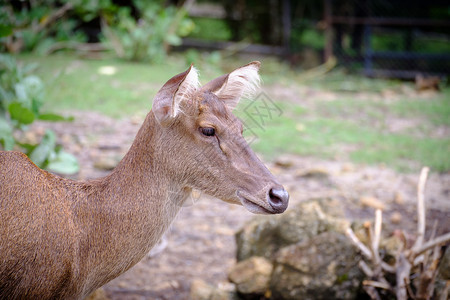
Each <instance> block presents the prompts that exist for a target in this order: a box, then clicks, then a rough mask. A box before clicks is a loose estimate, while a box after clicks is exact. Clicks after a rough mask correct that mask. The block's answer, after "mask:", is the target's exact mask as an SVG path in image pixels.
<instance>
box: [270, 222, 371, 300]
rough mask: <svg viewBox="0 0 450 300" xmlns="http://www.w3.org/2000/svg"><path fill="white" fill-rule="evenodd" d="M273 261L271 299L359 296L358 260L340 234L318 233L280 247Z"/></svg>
mask: <svg viewBox="0 0 450 300" xmlns="http://www.w3.org/2000/svg"><path fill="white" fill-rule="evenodd" d="M275 257H276V262H275V267H274V271H273V275H272V278H271V282H270V287H271V291H272V295H273V298H274V299H355V298H356V297H357V295H358V294H359V293H360V285H361V281H362V280H363V278H364V274H363V273H362V272H361V271H360V269H359V267H358V261H359V258H360V257H359V254H358V253H357V251H356V249H355V247H354V246H353V245H352V244H351V242H350V241H349V239H348V238H347V237H346V236H345V235H344V234H342V233H339V232H336V231H330V232H325V233H322V234H320V235H318V236H315V237H312V238H311V239H309V240H306V241H303V242H300V243H297V244H294V245H290V246H287V247H283V248H282V249H280V250H279V251H278V252H277V253H276V255H275Z"/></svg>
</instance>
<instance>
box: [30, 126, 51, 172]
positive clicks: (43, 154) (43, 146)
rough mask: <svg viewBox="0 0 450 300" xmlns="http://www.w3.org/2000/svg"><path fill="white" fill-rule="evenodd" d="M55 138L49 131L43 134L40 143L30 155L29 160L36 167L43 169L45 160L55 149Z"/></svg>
mask: <svg viewBox="0 0 450 300" xmlns="http://www.w3.org/2000/svg"><path fill="white" fill-rule="evenodd" d="M55 144H56V137H55V133H54V132H53V131H51V130H47V131H46V132H45V135H44V137H43V138H42V141H41V143H40V144H39V145H38V146H37V147H36V148H35V149H34V150H33V151H32V152H31V153H30V155H29V156H30V159H31V160H32V161H33V162H34V163H35V164H36V165H37V166H38V167H43V166H44V165H45V162H46V160H47V158H48V157H49V156H50V154H51V152H52V151H53V149H54V148H55Z"/></svg>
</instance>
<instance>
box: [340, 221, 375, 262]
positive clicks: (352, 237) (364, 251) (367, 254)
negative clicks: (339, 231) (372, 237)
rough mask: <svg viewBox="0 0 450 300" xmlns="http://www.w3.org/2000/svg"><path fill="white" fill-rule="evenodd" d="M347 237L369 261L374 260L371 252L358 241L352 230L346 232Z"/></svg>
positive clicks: (348, 229)
mask: <svg viewBox="0 0 450 300" xmlns="http://www.w3.org/2000/svg"><path fill="white" fill-rule="evenodd" d="M345 233H346V234H347V236H348V237H349V238H350V240H351V241H352V242H353V244H354V245H355V246H356V247H358V249H359V250H361V253H362V254H363V255H364V256H365V257H367V258H368V259H372V253H371V252H370V250H369V249H368V248H367V247H366V246H365V245H364V244H363V243H362V242H361V241H360V240H359V239H358V237H357V236H356V235H355V233H354V232H353V230H352V229H351V228H347V230H346V232H345Z"/></svg>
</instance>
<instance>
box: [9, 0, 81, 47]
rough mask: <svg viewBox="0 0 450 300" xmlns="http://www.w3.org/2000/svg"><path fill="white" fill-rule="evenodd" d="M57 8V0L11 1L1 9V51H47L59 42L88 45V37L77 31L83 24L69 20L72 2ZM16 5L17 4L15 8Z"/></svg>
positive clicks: (66, 2) (64, 2) (67, 1)
mask: <svg viewBox="0 0 450 300" xmlns="http://www.w3.org/2000/svg"><path fill="white" fill-rule="evenodd" d="M62 3H63V4H64V5H63V6H59V7H58V6H56V3H55V1H51V0H36V1H29V2H27V1H18V2H14V1H11V2H9V3H8V4H6V5H4V6H3V7H2V9H1V10H0V24H2V25H1V27H0V50H1V51H2V52H5V51H7V52H10V53H18V52H21V51H35V50H36V51H38V52H41V53H42V52H45V50H46V49H47V48H48V47H51V46H52V45H53V44H55V43H58V42H67V41H72V42H85V41H86V35H85V34H84V33H83V32H82V31H80V30H77V28H78V27H79V25H80V22H79V21H77V20H76V19H74V18H69V17H68V12H69V11H71V10H72V9H73V7H74V6H73V4H72V3H71V1H69V0H66V1H63V2H62ZM13 4H14V5H13Z"/></svg>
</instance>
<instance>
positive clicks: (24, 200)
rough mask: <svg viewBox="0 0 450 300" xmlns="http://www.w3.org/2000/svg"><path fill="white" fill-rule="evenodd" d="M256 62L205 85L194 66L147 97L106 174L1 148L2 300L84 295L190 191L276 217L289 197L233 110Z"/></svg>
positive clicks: (137, 249)
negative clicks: (138, 122) (49, 167)
mask: <svg viewBox="0 0 450 300" xmlns="http://www.w3.org/2000/svg"><path fill="white" fill-rule="evenodd" d="M259 68H260V63H259V62H256V61H255V62H251V63H249V64H247V65H245V66H242V67H240V68H237V69H235V70H234V71H232V72H230V73H228V74H225V75H222V76H220V77H217V78H216V79H213V80H212V81H210V82H208V83H207V84H205V85H203V86H201V85H200V83H199V80H198V72H197V70H196V69H195V68H194V67H193V66H192V65H191V66H190V67H189V68H188V69H187V70H186V71H185V72H183V73H180V74H178V75H176V76H174V77H172V78H171V79H170V80H168V81H167V82H166V83H165V84H164V85H163V87H162V88H161V89H160V90H159V91H158V92H157V94H156V96H155V97H154V99H153V104H152V108H151V110H150V112H149V113H148V114H147V116H146V117H145V120H144V122H143V124H142V126H141V128H140V129H139V131H138V133H137V134H136V136H135V139H134V141H133V143H132V145H131V147H130V148H129V150H128V152H127V153H126V154H125V156H124V157H123V159H122V160H121V161H120V162H119V163H118V165H117V166H116V168H115V169H114V170H113V171H112V172H111V173H109V175H107V176H105V177H102V178H98V179H91V180H85V181H75V180H71V179H66V178H63V177H59V176H57V175H54V174H51V173H49V172H47V171H44V170H42V169H40V168H38V167H37V166H36V165H35V164H34V163H33V162H31V160H29V159H28V158H27V156H26V155H25V154H22V153H20V152H14V151H0V299H84V298H85V297H87V296H88V295H89V294H90V293H92V292H93V291H94V290H95V289H97V288H99V287H101V286H103V285H104V284H106V283H107V282H109V281H111V280H112V279H114V278H116V277H118V276H119V275H120V274H122V273H124V272H125V271H127V270H128V269H130V268H131V267H132V266H134V265H135V264H136V263H138V262H139V261H140V260H141V259H142V258H144V257H145V256H146V254H147V253H148V252H149V250H150V249H152V247H153V246H155V244H157V243H158V241H159V240H160V238H161V237H162V235H163V234H164V232H165V231H166V230H167V229H168V227H169V226H170V224H171V222H172V220H173V219H174V218H175V216H176V215H177V213H178V212H179V210H180V208H181V207H182V206H183V203H184V201H185V200H186V199H187V198H188V197H189V195H190V194H191V193H192V191H193V190H198V191H201V192H202V193H205V194H207V195H210V196H212V197H215V198H218V199H220V200H222V201H225V202H229V203H233V204H238V205H242V206H244V207H245V208H246V209H247V210H248V211H250V212H251V213H256V214H279V213H282V212H284V211H285V210H286V208H287V206H288V202H289V194H288V192H287V191H286V190H285V189H284V188H283V186H282V185H281V184H280V183H279V182H278V181H277V180H276V179H275V177H274V176H273V175H272V174H271V172H270V171H269V170H268V169H267V168H266V166H265V165H264V164H263V163H262V162H261V160H260V159H259V158H258V157H257V156H256V154H255V153H254V152H253V151H252V150H251V149H250V147H249V145H248V143H247V142H246V141H245V139H244V137H243V135H242V132H243V125H242V121H241V120H240V119H239V118H237V117H236V116H235V115H234V114H233V112H232V111H233V109H234V108H235V107H236V105H237V104H238V102H239V100H240V99H241V98H242V97H248V96H250V95H252V94H254V92H255V91H256V90H257V89H258V87H259V84H260V77H259V74H258V71H259Z"/></svg>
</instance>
